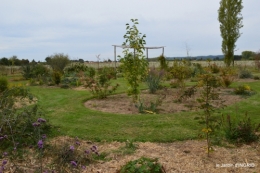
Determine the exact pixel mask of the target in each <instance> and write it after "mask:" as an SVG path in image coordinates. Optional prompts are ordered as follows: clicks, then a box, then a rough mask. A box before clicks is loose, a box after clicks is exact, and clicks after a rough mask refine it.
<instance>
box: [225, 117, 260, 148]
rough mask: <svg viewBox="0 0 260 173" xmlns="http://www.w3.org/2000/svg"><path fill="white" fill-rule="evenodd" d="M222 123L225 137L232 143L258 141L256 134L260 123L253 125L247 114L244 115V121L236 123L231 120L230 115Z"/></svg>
mask: <svg viewBox="0 0 260 173" xmlns="http://www.w3.org/2000/svg"><path fill="white" fill-rule="evenodd" d="M223 122H224V131H225V137H226V139H227V140H228V141H230V142H232V143H236V144H241V143H251V142H254V141H257V140H258V139H259V136H258V135H257V134H256V132H257V131H258V130H259V129H260V123H259V124H257V125H255V124H253V123H252V122H251V119H250V118H249V117H248V116H247V114H245V117H244V119H242V120H240V121H238V122H236V121H234V120H232V119H231V116H230V115H227V116H226V118H225V119H224V121H223Z"/></svg>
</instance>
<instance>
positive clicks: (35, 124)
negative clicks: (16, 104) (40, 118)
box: [32, 122, 41, 127]
mask: <svg viewBox="0 0 260 173" xmlns="http://www.w3.org/2000/svg"><path fill="white" fill-rule="evenodd" d="M32 125H33V126H34V127H38V126H40V125H41V124H40V123H38V122H34V123H32Z"/></svg>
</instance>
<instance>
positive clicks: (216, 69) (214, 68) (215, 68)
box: [210, 63, 220, 73]
mask: <svg viewBox="0 0 260 173" xmlns="http://www.w3.org/2000/svg"><path fill="white" fill-rule="evenodd" d="M210 70H211V72H212V73H219V72H220V67H219V66H218V65H217V64H215V63H213V64H212V65H210Z"/></svg>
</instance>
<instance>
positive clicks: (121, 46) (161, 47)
mask: <svg viewBox="0 0 260 173" xmlns="http://www.w3.org/2000/svg"><path fill="white" fill-rule="evenodd" d="M112 46H114V61H115V68H116V48H117V47H120V48H122V49H125V48H131V47H130V46H124V45H112ZM164 47H165V46H159V47H147V46H145V47H144V48H145V50H146V58H147V60H148V50H149V49H162V55H164Z"/></svg>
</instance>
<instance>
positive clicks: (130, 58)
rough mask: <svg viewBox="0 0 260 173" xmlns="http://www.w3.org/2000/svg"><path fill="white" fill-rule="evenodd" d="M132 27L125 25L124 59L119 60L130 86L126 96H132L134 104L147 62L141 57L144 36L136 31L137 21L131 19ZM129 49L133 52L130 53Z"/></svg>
mask: <svg viewBox="0 0 260 173" xmlns="http://www.w3.org/2000/svg"><path fill="white" fill-rule="evenodd" d="M131 21H132V23H133V25H132V26H130V25H129V24H128V23H127V24H126V30H127V31H126V34H125V35H124V38H125V42H124V43H123V46H125V49H124V51H123V53H124V57H123V58H121V60H120V62H122V68H123V72H124V76H125V78H126V80H127V82H128V84H129V85H130V87H129V90H128V94H129V95H132V98H133V101H134V102H136V101H137V98H138V95H139V93H140V90H139V84H140V83H141V82H142V79H144V77H146V76H147V72H148V62H147V60H146V58H145V56H144V55H143V51H144V50H145V48H144V45H145V44H146V42H145V40H144V38H145V37H146V36H145V35H142V33H140V32H139V30H138V29H137V26H136V25H138V20H137V19H131ZM130 49H131V50H132V51H133V52H131V51H130Z"/></svg>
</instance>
